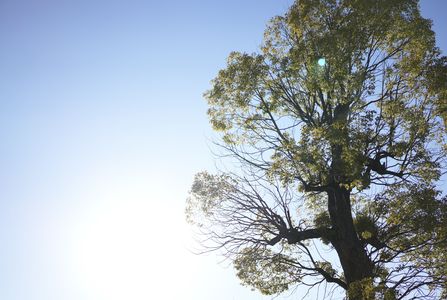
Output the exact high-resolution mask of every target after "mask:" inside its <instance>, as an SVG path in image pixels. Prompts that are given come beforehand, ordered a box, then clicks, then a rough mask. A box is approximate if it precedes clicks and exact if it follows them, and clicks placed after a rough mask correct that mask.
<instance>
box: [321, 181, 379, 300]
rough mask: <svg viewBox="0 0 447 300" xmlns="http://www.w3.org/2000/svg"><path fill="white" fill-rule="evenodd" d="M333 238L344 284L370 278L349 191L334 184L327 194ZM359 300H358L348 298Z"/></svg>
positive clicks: (369, 270) (366, 256) (369, 268)
mask: <svg viewBox="0 0 447 300" xmlns="http://www.w3.org/2000/svg"><path fill="white" fill-rule="evenodd" d="M327 194H328V209H329V215H330V217H331V221H332V226H333V228H334V231H335V238H334V239H333V240H332V241H331V243H332V245H333V246H334V248H335V250H336V251H337V254H338V257H339V259H340V263H341V266H342V268H343V272H344V276H345V280H346V284H347V285H348V288H349V286H350V285H351V284H352V283H354V282H357V281H360V280H363V279H366V278H371V277H372V275H373V264H372V262H371V260H370V259H369V257H368V255H367V253H366V251H365V249H364V248H363V245H362V243H361V241H360V239H359V237H358V235H357V232H356V230H355V227H354V222H353V219H352V213H351V202H350V191H349V190H347V189H345V188H343V187H339V186H336V185H335V184H334V185H332V187H331V188H330V189H329V191H328V192H327ZM350 299H360V298H356V297H355V298H352V297H351V298H350Z"/></svg>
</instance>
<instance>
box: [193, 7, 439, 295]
mask: <svg viewBox="0 0 447 300" xmlns="http://www.w3.org/2000/svg"><path fill="white" fill-rule="evenodd" d="M205 97H206V99H207V101H208V104H209V110H208V115H209V118H210V121H211V124H212V126H213V128H214V129H215V130H216V131H219V132H221V133H222V141H221V143H220V146H221V147H222V149H223V150H224V155H225V156H229V157H231V158H233V159H235V160H233V161H237V162H238V168H237V171H233V172H221V173H219V174H209V173H208V172H202V173H199V174H197V175H196V176H195V179H194V182H193V185H192V188H191V192H190V197H189V198H188V200H187V208H186V213H187V218H188V220H189V221H190V222H191V223H193V224H196V225H197V226H198V228H199V229H200V231H201V233H202V234H203V235H204V242H203V245H204V246H205V247H206V248H205V249H207V250H219V251H221V253H222V254H224V255H225V256H226V257H228V258H229V259H231V260H232V261H233V263H234V266H235V269H236V271H237V276H238V277H239V278H240V280H241V281H242V283H243V284H245V285H247V286H251V287H253V288H256V289H259V290H260V291H261V292H262V293H264V294H276V293H280V292H283V291H285V290H287V289H289V288H291V287H292V286H294V285H297V284H304V285H310V286H316V285H318V284H320V283H327V284H331V285H333V286H334V287H339V288H342V289H344V290H345V291H346V295H347V298H349V299H419V298H421V299H440V298H441V297H447V294H446V292H447V198H446V197H445V196H443V195H442V193H441V191H439V190H438V189H437V186H436V184H437V182H438V181H439V180H440V177H441V176H442V173H443V170H445V167H446V165H445V157H446V154H447V153H446V150H447V149H446V148H447V147H446V132H447V131H446V127H445V124H443V119H442V117H445V116H446V107H447V104H446V103H447V60H446V58H445V57H442V56H441V54H440V50H439V49H438V48H437V47H436V46H435V38H434V33H433V32H432V30H431V22H430V20H427V19H424V18H422V17H421V15H420V12H419V7H418V1H416V0H299V1H296V2H295V3H294V4H293V5H292V6H291V8H290V9H289V11H288V12H287V14H286V15H285V16H279V17H275V18H273V19H272V21H271V22H270V24H269V26H268V27H267V29H266V32H265V40H264V43H263V45H262V48H261V52H260V53H255V54H246V53H239V52H233V53H231V54H230V56H229V58H228V65H227V67H226V68H225V69H223V70H221V71H219V73H218V75H217V77H216V78H215V79H214V80H213V81H212V87H211V89H210V90H209V91H207V92H206V93H205ZM322 250H323V251H322ZM329 252H332V253H335V255H334V254H328V253H329ZM334 257H336V258H337V259H335V260H334V259H333V258H334ZM442 293H443V294H442Z"/></svg>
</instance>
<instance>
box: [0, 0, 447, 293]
mask: <svg viewBox="0 0 447 300" xmlns="http://www.w3.org/2000/svg"><path fill="white" fill-rule="evenodd" d="M290 3H292V1H291V0H239V1H236V0H227V1H217V0H208V1H204V0H202V1H198V0H191V1H179V0H172V1H164V2H161V1H150V0H146V1H143V0H141V1H139V0H127V1H124V0H122V1H115V0H107V1H106V0H77V1H68V0H34V1H33V0H28V1H24V0H0V141H1V142H0V299H5V300H143V299H148V300H149V299H150V300H152V299H163V300H177V299H182V300H211V299H213V300H236V299H239V300H265V299H271V297H264V296H261V295H260V294H259V293H257V292H252V291H250V289H248V288H244V287H241V286H240V285H239V283H238V281H237V278H236V277H235V275H234V272H233V270H232V269H231V267H225V266H226V265H228V264H226V263H223V264H219V263H218V262H219V261H220V260H221V258H219V257H217V256H215V255H212V254H211V255H208V256H196V255H194V254H192V253H191V252H190V251H189V249H190V248H191V247H192V246H191V245H192V238H191V233H190V228H189V226H188V225H187V224H186V223H185V221H184V203H185V199H186V197H187V192H188V190H189V187H190V184H191V182H192V178H193V176H194V174H195V173H196V172H198V171H201V170H204V169H208V170H213V169H214V163H213V156H212V154H211V152H210V149H209V145H208V144H209V139H210V137H212V132H211V130H210V128H209V125H208V120H207V118H206V113H205V112H206V105H205V102H204V101H203V99H202V93H203V92H204V91H205V90H206V89H207V88H208V87H209V81H210V80H211V79H212V78H213V77H214V76H215V74H216V72H217V71H218V70H219V69H220V68H222V67H223V66H224V64H225V60H226V57H227V55H228V54H229V52H230V51H232V50H239V51H246V52H253V51H256V49H257V47H258V45H259V44H260V43H261V40H262V33H263V30H264V28H265V23H266V22H267V20H268V19H269V18H271V17H272V16H274V15H276V14H281V13H283V12H284V11H285V10H286V9H287V7H288V5H289V4H290ZM446 11H447V1H444V0H424V1H422V12H423V15H424V16H425V17H428V18H431V19H433V21H434V29H435V31H436V32H437V36H438V45H439V46H441V48H442V49H444V50H445V49H447V37H446V31H445V28H447V23H446V18H445V15H444V14H445V12H446ZM292 298H293V299H296V298H297V297H296V295H295V297H290V298H289V299H292ZM278 299H283V298H278Z"/></svg>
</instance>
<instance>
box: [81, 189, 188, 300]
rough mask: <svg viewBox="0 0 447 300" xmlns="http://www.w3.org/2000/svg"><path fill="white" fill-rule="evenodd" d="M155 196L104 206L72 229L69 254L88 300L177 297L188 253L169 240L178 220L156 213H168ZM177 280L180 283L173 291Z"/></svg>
mask: <svg viewBox="0 0 447 300" xmlns="http://www.w3.org/2000/svg"><path fill="white" fill-rule="evenodd" d="M156 196H157V195H151V197H149V196H148V195H147V196H139V197H137V196H135V195H134V196H133V197H132V196H130V197H128V198H125V197H119V199H114V200H111V201H107V202H103V203H102V204H101V205H97V207H95V208H94V209H91V210H90V211H89V213H88V214H87V216H86V217H85V219H84V221H83V222H82V224H81V225H80V226H79V227H78V228H77V232H76V242H75V245H74V249H73V255H74V256H75V257H74V259H75V261H76V268H77V273H78V277H79V280H80V282H81V284H82V285H83V286H84V287H85V290H86V291H87V294H89V296H91V298H92V299H95V300H96V299H104V300H105V299H107V300H115V299H116V300H123V299H132V300H139V299H180V298H181V293H182V292H181V291H182V287H183V288H187V284H188V280H187V278H188V275H187V274H186V272H191V269H192V268H191V267H188V263H189V262H188V256H187V254H188V253H187V251H185V250H184V249H182V245H181V243H177V244H175V243H174V242H173V241H174V240H173V239H172V234H173V232H178V229H179V227H182V224H180V223H181V219H180V220H177V221H176V220H175V219H177V217H173V218H172V219H170V221H168V220H167V219H166V216H164V215H163V214H161V213H162V212H163V211H165V212H169V211H170V210H169V209H168V207H164V206H166V204H164V205H163V204H160V203H163V201H160V199H161V197H156ZM158 196H160V195H158ZM129 199H130V200H129ZM150 199H157V201H158V202H154V201H153V200H152V201H151V200H150ZM165 202H167V201H165ZM171 213H172V209H171ZM174 270H175V272H173V271H174ZM190 275H191V274H190ZM177 278H182V279H181V281H179V282H178V283H176V286H177V287H178V289H175V290H173V289H172V284H173V281H174V282H175V281H178V279H177ZM176 293H179V294H178V295H177V294H176ZM89 299H90V297H89Z"/></svg>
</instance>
